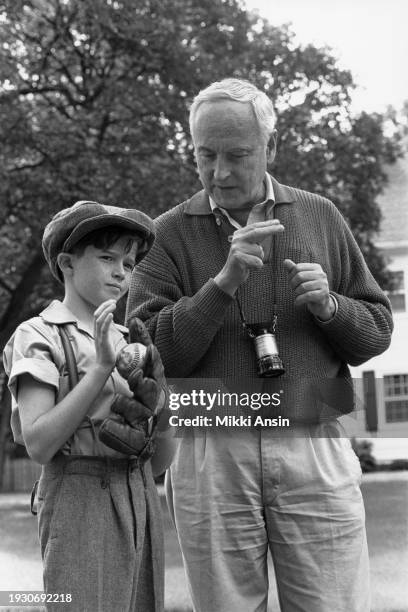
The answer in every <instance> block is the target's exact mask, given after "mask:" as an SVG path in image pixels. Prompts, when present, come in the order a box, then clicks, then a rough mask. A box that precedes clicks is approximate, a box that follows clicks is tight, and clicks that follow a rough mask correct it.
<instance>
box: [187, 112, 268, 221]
mask: <svg viewBox="0 0 408 612" xmlns="http://www.w3.org/2000/svg"><path fill="white" fill-rule="evenodd" d="M192 132H193V133H192V138H193V142H194V149H195V156H196V161H197V167H198V173H199V175H200V180H201V182H202V184H203V187H204V189H205V190H206V192H207V193H208V195H210V196H211V197H212V199H213V200H214V201H215V202H216V204H217V205H218V206H220V207H222V208H226V209H227V210H231V211H234V210H236V211H239V210H245V209H250V208H252V206H253V205H254V204H256V203H258V202H262V200H263V199H264V197H265V189H264V184H263V181H264V177H265V172H266V166H267V162H268V161H270V162H271V161H273V158H274V154H275V148H274V144H275V143H274V137H273V138H272V139H271V141H270V142H269V143H267V142H266V141H265V137H264V135H262V134H261V132H260V128H259V126H258V123H257V120H256V118H255V115H254V112H253V109H252V107H251V105H250V104H249V103H242V102H235V101H233V100H231V101H230V100H219V101H216V102H203V103H202V104H201V105H200V106H199V107H198V110H197V113H196V116H195V121H194V125H193V130H192Z"/></svg>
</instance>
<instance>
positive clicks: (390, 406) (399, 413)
mask: <svg viewBox="0 0 408 612" xmlns="http://www.w3.org/2000/svg"><path fill="white" fill-rule="evenodd" d="M384 399H385V420H386V422H387V423H401V422H402V421H408V374H393V375H392V376H384Z"/></svg>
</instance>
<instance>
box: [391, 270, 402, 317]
mask: <svg viewBox="0 0 408 612" xmlns="http://www.w3.org/2000/svg"><path fill="white" fill-rule="evenodd" d="M390 274H391V280H392V282H393V285H394V289H393V290H392V291H389V292H388V293H387V295H388V297H389V299H390V302H391V306H392V310H393V311H394V312H405V310H406V308H405V279H404V272H403V270H398V271H397V272H391V273H390Z"/></svg>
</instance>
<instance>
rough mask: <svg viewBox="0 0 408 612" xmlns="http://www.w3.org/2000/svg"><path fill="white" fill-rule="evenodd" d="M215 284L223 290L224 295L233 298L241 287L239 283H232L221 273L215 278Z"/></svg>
mask: <svg viewBox="0 0 408 612" xmlns="http://www.w3.org/2000/svg"><path fill="white" fill-rule="evenodd" d="M214 282H215V284H216V285H217V286H218V288H219V289H221V291H224V293H227V294H228V295H230V296H231V297H234V295H235V293H236V292H237V290H238V287H239V283H238V284H237V283H236V282H234V281H232V280H231V279H230V278H228V277H227V276H226V275H224V274H223V273H222V272H219V273H218V274H217V276H215V277H214Z"/></svg>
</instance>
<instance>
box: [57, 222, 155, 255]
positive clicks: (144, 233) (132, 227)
mask: <svg viewBox="0 0 408 612" xmlns="http://www.w3.org/2000/svg"><path fill="white" fill-rule="evenodd" d="M102 227H122V228H124V229H127V230H129V233H131V234H137V235H138V236H140V238H141V239H142V240H143V241H144V246H143V248H142V249H138V252H137V256H136V261H137V262H138V261H140V260H141V259H142V258H143V257H144V256H145V255H146V253H147V252H148V251H149V250H150V247H151V246H152V244H153V242H154V238H155V236H154V233H153V232H152V231H150V230H149V229H148V228H147V227H146V226H145V225H143V224H142V223H139V222H138V221H136V220H135V219H131V218H129V217H123V216H119V215H109V214H107V215H100V216H98V217H92V218H91V219H84V220H83V221H81V223H78V225H77V226H76V227H75V228H74V229H73V230H72V232H71V233H70V235H69V236H68V238H67V239H66V240H65V242H64V244H63V247H62V250H63V251H65V252H67V251H69V250H70V249H71V248H72V247H74V246H75V245H76V244H77V243H78V242H79V241H80V240H81V238H83V237H84V236H86V235H87V234H90V233H91V232H93V231H95V230H97V229H101V228H102Z"/></svg>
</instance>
